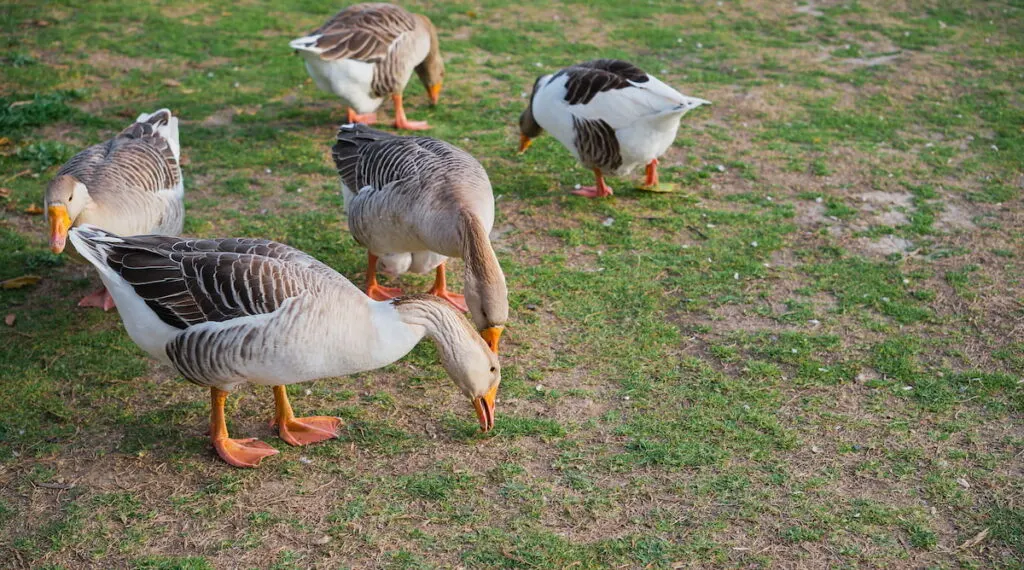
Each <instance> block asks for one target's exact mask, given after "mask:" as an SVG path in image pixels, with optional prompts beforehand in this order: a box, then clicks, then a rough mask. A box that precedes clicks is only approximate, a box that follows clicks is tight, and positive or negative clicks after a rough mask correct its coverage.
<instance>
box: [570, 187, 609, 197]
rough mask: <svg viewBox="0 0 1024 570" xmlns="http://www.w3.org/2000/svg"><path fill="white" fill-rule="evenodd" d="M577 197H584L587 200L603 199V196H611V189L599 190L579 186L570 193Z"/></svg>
mask: <svg viewBox="0 0 1024 570" xmlns="http://www.w3.org/2000/svg"><path fill="white" fill-rule="evenodd" d="M572 193H573V194H575V195H577V196H585V197H587V198H604V197H605V196H611V195H612V189H611V187H609V186H605V187H604V188H599V187H597V186H581V187H579V188H577V189H575V190H573V191H572Z"/></svg>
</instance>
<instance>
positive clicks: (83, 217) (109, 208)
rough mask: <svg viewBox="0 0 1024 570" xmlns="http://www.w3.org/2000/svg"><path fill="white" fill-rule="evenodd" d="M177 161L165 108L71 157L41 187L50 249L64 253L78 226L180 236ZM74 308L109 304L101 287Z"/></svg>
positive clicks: (172, 124) (174, 133)
mask: <svg viewBox="0 0 1024 570" xmlns="http://www.w3.org/2000/svg"><path fill="white" fill-rule="evenodd" d="M180 157H181V148H180V146H179V145H178V119H177V118H176V117H173V116H172V115H171V112H170V111H168V110H167V109H160V110H159V111H156V112H155V113H150V114H148V115H147V114H145V113H143V114H142V115H139V118H138V119H136V120H135V123H134V124H133V125H131V126H130V127H128V128H127V129H125V130H123V131H121V133H120V134H118V135H117V136H116V137H114V138H113V139H111V140H109V141H107V142H105V143H101V144H98V145H94V146H91V147H89V148H87V149H85V150H83V151H82V152H80V153H78V154H76V155H75V156H74V157H73V158H72V159H71V160H69V161H68V163H67V164H65V165H64V166H62V167H61V169H60V170H59V171H57V176H56V178H54V179H53V180H52V181H50V184H49V186H47V187H46V195H45V197H44V201H45V204H46V218H47V221H48V222H49V225H50V250H51V251H53V253H61V252H62V251H64V246H65V243H66V240H67V236H68V230H69V229H71V228H72V227H74V226H79V225H82V224H93V225H95V226H99V227H101V228H104V229H107V230H110V231H112V232H116V233H119V234H124V235H138V234H166V235H177V234H180V233H181V229H182V225H183V224H184V222H185V203H184V196H185V187H184V185H183V184H182V180H181V167H180V166H179V164H178V163H179V159H180ZM78 306H79V307H102V308H103V310H104V311H109V310H110V309H111V308H113V306H114V300H113V299H112V298H111V297H110V294H109V293H107V291H106V289H105V288H103V287H101V288H100V289H99V290H98V291H96V292H95V293H92V294H91V295H87V296H86V297H85V298H83V299H82V300H81V301H79V303H78Z"/></svg>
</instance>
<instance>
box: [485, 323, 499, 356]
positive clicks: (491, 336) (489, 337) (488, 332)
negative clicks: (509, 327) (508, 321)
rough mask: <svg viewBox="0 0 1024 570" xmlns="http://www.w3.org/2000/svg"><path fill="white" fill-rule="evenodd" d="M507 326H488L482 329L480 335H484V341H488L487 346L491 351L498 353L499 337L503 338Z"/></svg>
mask: <svg viewBox="0 0 1024 570" xmlns="http://www.w3.org/2000/svg"><path fill="white" fill-rule="evenodd" d="M504 330H505V327H500V326H498V327H488V328H486V329H484V330H482V331H480V336H482V337H484V341H485V342H487V346H488V347H490V349H491V352H493V353H494V354H498V339H500V338H501V333H502V331H504Z"/></svg>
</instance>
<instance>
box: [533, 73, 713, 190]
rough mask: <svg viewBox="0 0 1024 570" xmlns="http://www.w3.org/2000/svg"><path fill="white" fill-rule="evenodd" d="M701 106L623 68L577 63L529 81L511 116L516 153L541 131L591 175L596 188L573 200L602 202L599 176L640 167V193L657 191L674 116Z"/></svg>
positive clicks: (674, 127) (603, 187)
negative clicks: (523, 101)
mask: <svg viewBox="0 0 1024 570" xmlns="http://www.w3.org/2000/svg"><path fill="white" fill-rule="evenodd" d="M701 105H710V103H709V102H708V101H705V100H703V99H697V98H696V97H687V96H686V95H683V94H681V93H679V92H678V91H676V90H675V89H673V88H671V87H669V86H668V85H665V84H664V83H662V82H661V81H658V80H657V79H655V78H654V77H653V76H651V75H648V74H647V73H644V72H643V71H642V70H641V69H640V68H638V67H636V66H635V65H633V64H631V63H627V62H625V61H619V60H615V59H596V60H594V61H588V62H585V63H580V64H578V65H573V66H571V67H566V68H565V69H562V70H561V71H558V72H557V73H554V74H552V75H544V76H542V77H539V78H537V81H536V82H535V83H534V84H533V93H532V94H531V95H530V104H529V106H528V107H527V108H526V110H525V111H523V114H522V115H521V116H520V117H519V132H520V135H519V141H520V144H519V152H521V153H522V152H525V151H526V149H527V147H529V146H530V143H531V142H532V140H533V139H534V138H535V137H538V136H540V134H541V132H543V131H544V130H545V129H546V130H548V131H550V132H551V134H552V135H554V136H555V138H556V139H558V141H559V142H561V143H562V144H563V145H565V147H566V148H568V149H569V150H570V151H571V152H572V153H573V155H574V156H575V157H576V159H577V160H579V161H580V162H581V163H583V165H584V166H586V167H587V168H590V169H593V171H594V174H595V175H596V176H597V185H596V186H588V187H583V188H580V189H578V190H576V191H574V192H573V194H579V195H580V196H587V197H590V198H595V197H601V196H610V195H611V193H612V189H611V188H609V187H608V185H607V184H605V182H604V173H606V172H613V173H617V174H625V173H627V172H629V171H631V170H633V169H634V168H635V167H637V166H638V165H641V164H646V165H647V180H646V182H645V184H644V187H643V188H644V189H647V190H654V191H658V190H659V184H658V168H657V167H658V157H659V156H661V155H662V154H664V153H665V151H666V150H667V149H668V147H669V146H671V145H672V141H673V140H675V138H676V131H677V130H678V129H679V119H680V117H682V116H683V115H684V114H686V112H687V111H689V110H690V109H693V108H695V107H699V106H701ZM661 191H665V190H664V189H661Z"/></svg>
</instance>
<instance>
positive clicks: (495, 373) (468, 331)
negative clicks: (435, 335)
mask: <svg viewBox="0 0 1024 570" xmlns="http://www.w3.org/2000/svg"><path fill="white" fill-rule="evenodd" d="M445 308H447V307H445ZM452 312H454V310H452ZM456 316H457V317H458V320H457V322H458V323H459V327H460V328H461V329H462V330H460V331H459V334H457V335H456V336H455V338H454V339H449V340H447V341H446V340H440V339H439V344H440V345H441V350H440V353H441V364H442V366H444V369H445V370H446V371H447V372H448V376H449V377H451V379H452V381H453V382H455V385H456V386H457V387H458V388H459V391H460V392H462V393H463V394H464V395H465V396H466V397H468V398H469V400H470V401H471V402H472V403H473V409H474V410H475V411H476V417H477V419H478V420H479V421H480V429H481V430H482V431H485V432H486V431H490V430H491V429H493V428H494V400H495V398H496V397H497V395H498V385H499V384H501V364H500V363H499V362H498V355H497V354H495V353H494V352H493V351H491V349H490V347H489V346H488V345H487V343H486V342H484V339H483V338H482V337H481V336H480V335H478V334H476V331H474V330H473V329H472V327H471V326H470V324H469V322H467V321H466V319H465V317H463V316H462V315H456Z"/></svg>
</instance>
